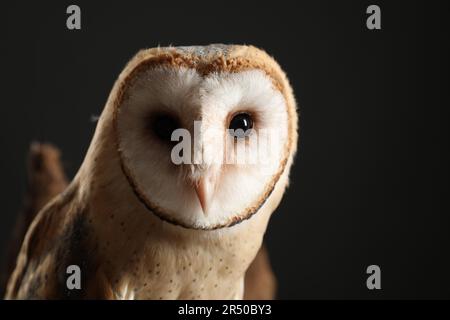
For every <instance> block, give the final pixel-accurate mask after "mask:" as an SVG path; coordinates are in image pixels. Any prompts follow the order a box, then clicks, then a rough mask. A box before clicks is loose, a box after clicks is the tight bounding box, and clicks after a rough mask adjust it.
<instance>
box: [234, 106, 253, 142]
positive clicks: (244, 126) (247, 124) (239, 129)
mask: <svg viewBox="0 0 450 320" xmlns="http://www.w3.org/2000/svg"><path fill="white" fill-rule="evenodd" d="M228 128H229V129H230V130H229V132H230V134H231V136H233V137H235V138H243V137H246V136H248V135H249V134H250V132H251V131H250V129H252V128H253V120H252V117H251V116H250V115H249V114H248V113H245V112H241V113H238V114H236V115H234V116H233V118H232V119H231V121H230V125H229V127H228Z"/></svg>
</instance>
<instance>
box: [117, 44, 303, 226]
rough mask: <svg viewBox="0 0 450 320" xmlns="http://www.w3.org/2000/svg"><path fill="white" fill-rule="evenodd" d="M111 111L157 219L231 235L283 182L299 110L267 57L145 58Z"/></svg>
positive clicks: (207, 51) (186, 54) (247, 49)
mask: <svg viewBox="0 0 450 320" xmlns="http://www.w3.org/2000/svg"><path fill="white" fill-rule="evenodd" d="M109 107H110V108H111V109H112V116H111V122H112V126H111V128H112V134H113V135H114V139H113V141H114V143H115V145H114V150H116V152H117V155H118V159H119V162H120V170H121V172H122V174H123V175H124V176H125V177H126V181H127V183H128V185H129V187H131V189H132V190H133V193H134V196H135V197H136V199H137V200H138V201H140V202H141V203H142V204H143V205H144V206H145V208H146V209H147V210H148V211H149V214H154V215H156V216H158V217H159V218H161V219H162V220H165V221H166V222H169V223H171V224H176V225H179V226H182V227H185V228H190V229H204V230H211V229H219V228H224V227H229V226H232V225H234V224H237V223H239V222H241V221H243V220H246V219H249V218H251V217H252V216H253V215H255V214H258V211H259V210H260V209H261V208H262V207H263V206H264V204H265V203H266V201H267V200H268V199H270V197H271V196H272V193H273V190H274V189H275V187H276V186H277V184H279V183H283V184H285V180H286V179H283V182H280V180H281V179H280V178H281V177H286V176H287V175H288V172H289V170H290V166H291V163H292V158H293V155H294V153H295V150H296V144H297V112H296V105H295V100H294V96H293V93H292V89H291V87H290V85H289V82H288V80H287V78H286V76H285V74H284V72H283V71H282V70H281V68H280V67H279V65H278V64H277V63H276V62H275V61H274V60H273V59H272V58H271V57H270V56H268V55H267V54H266V53H265V52H264V51H262V50H259V49H257V48H255V47H251V46H236V45H210V46H199V47H165V48H162V47H158V48H153V49H148V50H143V51H141V52H139V53H138V54H137V55H136V56H135V57H134V58H133V59H132V60H131V61H130V63H129V64H128V65H127V67H126V68H125V69H124V71H123V72H122V74H121V75H120V76H119V79H118V81H117V82H116V85H115V89H113V92H112V95H111V96H110V101H109ZM282 189H283V190H284V185H283V186H282Z"/></svg>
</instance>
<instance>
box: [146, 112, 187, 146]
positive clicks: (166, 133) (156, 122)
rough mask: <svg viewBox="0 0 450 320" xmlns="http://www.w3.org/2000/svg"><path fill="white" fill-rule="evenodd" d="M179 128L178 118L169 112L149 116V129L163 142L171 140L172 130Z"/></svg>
mask: <svg viewBox="0 0 450 320" xmlns="http://www.w3.org/2000/svg"><path fill="white" fill-rule="evenodd" d="M178 128H180V124H179V122H178V120H177V119H176V118H175V117H174V116H172V115H170V114H164V113H161V114H155V115H153V116H152V117H151V121H150V129H151V131H152V132H153V134H154V135H155V136H156V137H157V138H158V139H160V140H161V141H164V142H171V137H172V132H174V131H175V130H176V129H178Z"/></svg>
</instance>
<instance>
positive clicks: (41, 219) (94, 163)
mask: <svg viewBox="0 0 450 320" xmlns="http://www.w3.org/2000/svg"><path fill="white" fill-rule="evenodd" d="M158 70H162V71H161V72H163V76H165V75H166V74H168V75H169V76H171V77H172V78H173V77H175V78H174V79H175V81H174V82H169V80H170V79H169V80H167V81H168V82H167V83H168V84H170V85H171V86H172V87H170V88H169V89H171V90H178V89H177V88H178V87H180V88H182V86H183V85H184V83H181V85H179V86H178V87H177V86H176V85H174V83H175V84H177V85H178V83H179V82H181V81H180V80H179V79H181V78H179V77H181V76H185V75H186V74H188V75H190V76H191V75H192V77H191V78H192V79H194V78H195V81H197V82H198V87H193V88H191V89H190V91H189V96H186V99H191V97H192V96H195V97H197V96H196V94H197V92H201V95H200V96H199V97H200V98H199V99H198V100H192V101H196V102H198V103H194V104H191V105H189V106H187V107H186V109H185V110H184V111H183V112H184V113H182V115H183V116H184V115H186V116H187V119H188V120H189V121H190V120H194V119H195V118H196V117H200V118H201V119H203V120H204V121H205V119H206V120H208V121H210V122H211V123H213V122H214V121H216V122H214V123H217V121H221V119H220V118H219V116H218V115H217V114H219V113H220V112H221V111H220V110H218V109H217V110H216V109H214V108H215V107H214V106H215V105H216V104H215V103H216V102H217V103H218V101H216V100H211V99H212V98H211V97H212V96H213V95H212V93H217V92H220V89H223V88H224V87H225V88H227V87H226V85H230V87H231V88H234V87H236V86H237V87H239V85H240V83H243V84H247V87H246V88H247V90H242V92H243V93H241V94H242V95H245V94H247V92H248V91H249V90H250V89H251V88H253V84H254V83H257V86H259V87H255V89H256V90H263V91H262V93H263V94H264V96H267V97H268V99H269V100H267V99H265V98H264V99H260V100H258V97H256V98H255V99H256V100H255V101H268V104H269V105H267V106H255V108H260V109H256V111H255V112H259V113H260V114H262V118H263V120H261V123H262V124H264V123H268V124H276V125H279V126H280V127H281V128H285V132H286V136H285V139H282V140H281V141H280V150H281V151H280V153H279V154H275V155H274V157H275V159H279V163H278V165H277V166H276V167H275V168H274V169H273V172H271V173H270V175H268V176H267V178H263V177H260V176H255V175H254V173H253V171H252V170H251V169H248V167H245V169H248V171H242V170H243V169H242V167H239V166H231V167H227V168H223V169H221V171H220V176H219V178H217V179H219V180H220V182H221V183H220V184H219V186H218V189H217V190H216V191H214V192H215V198H214V199H213V200H212V205H211V208H212V209H211V210H210V211H211V212H210V213H208V214H207V215H206V214H205V215H203V214H201V213H202V208H203V204H202V208H201V207H200V205H199V203H198V201H197V200H193V199H194V196H193V195H195V193H193V191H191V189H190V188H191V187H192V185H189V184H186V185H184V184H183V183H180V184H178V183H175V182H174V183H172V181H174V180H173V179H175V178H171V176H170V174H169V171H167V173H166V172H165V171H164V170H165V169H164V168H166V167H170V170H172V171H174V170H178V169H174V168H172V167H171V166H172V164H171V163H164V164H163V165H161V167H158V165H159V164H155V162H158V161H159V160H155V161H153V162H152V161H148V164H147V163H146V161H140V160H139V159H142V158H139V157H141V156H142V155H149V158H148V159H151V157H152V156H153V157H155V154H156V155H158V158H155V159H164V156H162V157H161V156H159V153H158V152H162V151H161V150H164V149H162V148H159V147H157V146H155V145H154V144H151V146H152V147H151V148H149V149H151V152H150V151H148V150H147V148H146V147H145V145H142V141H144V140H143V139H144V137H142V136H140V135H139V124H138V123H134V122H132V121H135V119H141V118H142V117H141V114H137V111H138V110H139V108H138V106H137V104H136V103H140V101H141V102H142V101H143V102H142V106H141V107H142V108H147V107H148V106H146V105H145V103H146V101H148V99H147V98H146V94H147V92H148V91H149V90H150V87H151V86H155V87H157V88H159V89H158V92H161V91H164V90H165V88H163V89H160V87H158V86H161V85H160V84H156V83H159V82H161V83H162V84H163V85H164V83H165V82H164V80H161V81H154V78H152V77H154V75H155V74H158V72H160V71H158ZM171 70H175V71H173V72H172V71H171ZM235 75H236V76H235ZM148 79H150V80H152V81H150V82H148V81H147V80H148ZM161 79H165V78H161ZM209 79H210V80H209ZM249 79H250V80H249ZM208 81H210V82H209V84H208ZM246 81H247V82H246ZM249 81H250V82H249ZM267 81H268V82H267ZM266 82H267V83H270V88H269V87H267V83H266ZM233 86H234V87H233ZM173 88H175V89H173ZM197 88H200V89H197ZM248 88H250V89H248ZM261 88H263V89H261ZM169 89H168V90H169ZM140 90H141V91H140ZM153 90H155V89H153ZM180 90H181V89H180ZM197 90H200V91H197ZM264 90H265V91H264ZM268 91H270V92H268ZM239 92H240V91H239ZM257 92H259V91H257ZM226 93H227V92H226ZM227 94H228V93H227ZM232 94H233V93H230V95H232ZM167 97H168V98H173V95H169V96H167ZM219 97H220V95H219ZM279 97H281V98H279ZM141 98H142V99H141ZM143 98H146V99H143ZM150 98H151V97H150ZM168 98H167V99H168ZM272 98H273V99H272ZM140 99H141V100H140ZM208 99H209V100H208ZM280 99H281V100H280ZM183 101H191V100H183ZM205 101H207V102H208V103H209V105H208V108H209V109H208V108H207V107H206V106H205V105H206V102H205ZM211 101H212V102H211ZM271 101H274V102H276V103H278V104H277V105H276V107H275V106H271V105H270V102H271ZM271 107H272V108H273V110H272V111H270V108H271ZM148 108H153V106H151V107H148ZM211 108H212V109H211ZM223 109H224V108H223ZM224 110H225V111H223V110H222V111H223V112H228V111H226V108H225V109H224ZM147 111H148V110H147V109H146V112H147ZM175 111H177V110H175ZM189 111H192V112H191V113H189ZM197 112H198V113H197ZM272 112H273V113H272ZM133 114H137V116H136V117H137V118H133V117H132V115H133ZM271 115H273V117H274V118H275V119H280V120H279V121H278V120H276V121H275V120H270V119H271ZM264 117H265V118H264ZM139 121H140V120H139ZM264 121H265V122H264ZM270 121H272V122H270ZM274 121H275V122H274ZM280 122H281V123H280ZM283 130H284V129H283ZM131 137H134V138H133V139H132V138H131ZM145 143H146V141H145ZM296 144H297V113H296V106H295V101H294V97H293V94H292V89H291V87H290V85H289V83H288V81H287V79H286V76H285V75H284V73H283V71H282V70H281V69H280V67H279V66H278V64H277V63H276V62H275V61H274V60H273V59H272V58H270V57H269V56H268V55H267V54H265V53H264V52H263V51H261V50H259V49H256V48H254V47H247V46H222V45H219V46H217V45H215V46H208V47H187V48H186V47H181V48H171V47H170V48H154V49H149V50H144V51H141V52H140V53H138V54H137V55H136V56H135V57H134V58H133V59H132V60H131V61H130V63H129V64H128V65H127V67H126V68H125V69H124V71H123V72H122V73H121V74H120V76H119V79H118V80H117V81H116V84H115V85H114V88H113V89H112V92H111V94H110V97H109V99H108V102H107V104H106V106H105V109H104V111H103V113H102V115H101V117H100V120H99V123H98V126H97V129H96V133H95V135H94V138H93V141H92V143H91V146H90V148H89V150H88V153H87V155H86V158H85V160H84V162H83V164H82V166H81V168H80V170H79V172H78V173H77V175H76V177H75V178H74V180H73V181H72V183H71V184H70V185H69V187H68V188H67V189H66V190H65V191H64V193H63V194H61V195H60V196H58V197H57V198H56V199H54V200H53V201H51V202H50V203H49V204H48V205H47V206H46V207H45V208H43V209H42V210H41V211H40V213H39V214H38V215H37V217H36V219H35V220H34V221H33V223H32V225H31V227H30V229H29V231H28V233H27V235H26V237H25V241H24V244H23V246H22V249H21V252H20V255H19V257H18V261H17V267H16V269H15V271H14V273H13V275H12V277H11V279H10V281H9V285H8V290H7V298H98V299H236V298H242V297H243V292H244V275H245V272H246V271H247V269H248V267H249V265H250V263H251V262H252V261H253V259H254V258H255V255H256V254H257V252H258V250H259V248H260V246H261V242H262V237H263V235H264V232H265V230H266V226H267V223H268V219H269V218H270V215H271V213H272V212H273V211H274V210H275V208H276V207H277V206H278V204H279V202H280V200H281V197H282V195H283V193H284V190H285V187H286V186H287V183H288V174H289V169H290V166H291V164H292V160H293V156H294V153H295V150H296ZM143 159H146V158H143ZM138 160H139V161H138ZM211 167H212V166H207V167H206V169H205V168H204V167H192V170H193V173H192V174H193V175H194V174H195V175H196V176H195V177H197V176H200V179H201V176H202V175H203V174H207V172H208V170H212V169H210V168H211ZM161 168H162V169H161ZM146 170H147V171H146ZM180 170H181V169H180ZM194 171H195V172H194ZM146 172H148V174H146ZM255 172H257V170H256V171H255ZM165 174H167V176H164V175H165ZM228 177H233V179H234V180H236V179H237V182H238V183H237V184H238V185H237V186H233V185H230V179H227V178H228ZM241 177H243V178H242V179H244V180H241ZM158 179H159V180H158ZM189 179H192V177H190V178H189ZM245 179H246V180H245ZM161 181H163V183H161ZM183 181H184V180H183ZM239 182H242V184H243V185H246V186H248V185H250V186H253V187H252V188H247V189H245V190H243V191H242V192H238V193H239V194H236V196H240V197H239V198H238V197H233V194H232V193H230V192H228V193H226V192H223V191H222V190H233V188H237V189H236V190H239ZM245 183H247V184H245ZM164 188H168V190H172V192H166V193H162V196H160V195H159V193H158V192H160V190H164ZM227 188H228V189H227ZM178 199H181V200H180V201H182V200H183V201H184V202H180V203H177V202H178ZM191 199H192V202H190V200H191ZM195 199H197V198H195ZM177 208H185V210H184V209H183V210H182V211H180V210H178V209H177ZM225 208H227V209H225ZM222 209H223V211H222ZM204 213H205V212H204ZM71 264H76V265H79V266H80V268H81V270H82V289H81V290H68V289H67V288H66V281H65V280H66V276H67V275H66V267H67V266H68V265H71Z"/></svg>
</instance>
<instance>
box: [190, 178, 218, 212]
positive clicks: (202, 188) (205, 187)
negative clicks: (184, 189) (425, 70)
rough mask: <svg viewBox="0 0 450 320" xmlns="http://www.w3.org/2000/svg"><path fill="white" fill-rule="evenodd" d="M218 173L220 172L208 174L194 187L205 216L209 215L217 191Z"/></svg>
mask: <svg viewBox="0 0 450 320" xmlns="http://www.w3.org/2000/svg"><path fill="white" fill-rule="evenodd" d="M217 173H218V172H216V171H214V170H212V172H209V173H206V174H205V175H204V176H202V177H201V178H200V180H199V181H198V182H197V183H196V184H195V186H194V188H195V192H196V193H197V197H198V201H199V202H200V206H201V207H202V210H203V214H204V215H205V216H207V215H208V210H209V207H210V205H211V202H212V199H213V197H214V193H215V191H216V183H217V178H218V174H217Z"/></svg>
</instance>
